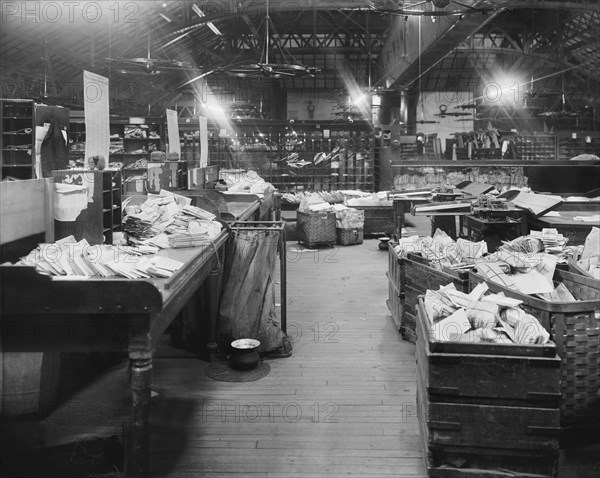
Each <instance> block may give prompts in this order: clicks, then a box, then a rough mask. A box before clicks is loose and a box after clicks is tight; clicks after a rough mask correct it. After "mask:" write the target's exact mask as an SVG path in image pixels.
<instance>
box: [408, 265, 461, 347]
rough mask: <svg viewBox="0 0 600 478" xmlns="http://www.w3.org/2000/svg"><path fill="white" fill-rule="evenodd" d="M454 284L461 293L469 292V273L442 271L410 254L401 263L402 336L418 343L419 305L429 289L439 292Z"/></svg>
mask: <svg viewBox="0 0 600 478" xmlns="http://www.w3.org/2000/svg"><path fill="white" fill-rule="evenodd" d="M451 282H453V283H454V285H455V286H456V289H457V290H459V291H461V292H469V273H468V272H464V271H460V272H457V271H442V270H439V269H436V268H435V267H432V266H430V265H429V261H428V260H427V259H425V258H423V257H422V256H421V255H419V254H414V253H408V254H407V257H406V258H405V259H404V260H403V261H401V262H400V294H401V295H402V301H403V303H402V308H403V311H404V315H403V317H402V318H401V330H400V332H401V333H402V336H403V337H404V339H405V340H408V341H409V342H412V343H415V342H416V335H415V334H416V332H415V331H416V321H417V303H418V299H419V296H420V295H423V294H425V291H426V290H427V289H431V290H437V289H439V288H440V286H443V285H447V284H450V283H451Z"/></svg>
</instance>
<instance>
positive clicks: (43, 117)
mask: <svg viewBox="0 0 600 478" xmlns="http://www.w3.org/2000/svg"><path fill="white" fill-rule="evenodd" d="M44 123H51V124H53V125H54V126H56V127H57V128H60V130H62V131H64V132H65V133H67V134H68V131H69V128H68V127H69V110H68V109H66V108H63V107H61V106H48V105H44V104H38V103H35V102H34V101H33V100H27V99H0V132H1V133H2V134H1V135H0V138H1V139H0V166H1V169H2V179H5V178H7V177H11V178H14V179H33V178H36V177H37V175H36V171H35V157H36V152H37V150H36V138H35V135H36V126H43V125H44ZM42 139H43V138H42ZM50 160H51V162H53V163H55V164H54V166H56V165H58V164H60V166H63V163H64V167H66V166H67V165H68V152H67V155H66V156H64V157H61V156H60V155H53V156H52V157H51V158H50ZM51 169H55V168H53V165H52V164H50V163H49V162H48V161H46V159H44V162H43V163H41V164H40V170H41V172H42V174H43V175H44V176H49V174H50V171H51ZM44 173H45V174H44Z"/></svg>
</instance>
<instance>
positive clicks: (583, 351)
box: [470, 269, 600, 446]
mask: <svg viewBox="0 0 600 478" xmlns="http://www.w3.org/2000/svg"><path fill="white" fill-rule="evenodd" d="M484 280H485V279H484V278H483V277H481V276H480V275H478V274H477V273H475V272H471V273H470V283H471V286H472V287H473V286H475V285H476V284H478V283H480V282H483V281H484ZM554 281H555V283H558V282H562V283H563V284H564V285H565V286H566V287H567V288H568V289H569V290H570V291H571V293H572V294H573V295H574V296H575V298H576V299H578V301H577V302H547V301H545V300H542V299H537V298H535V297H532V296H530V295H525V294H521V293H519V292H516V291H514V290H511V289H507V288H506V287H503V286H501V285H498V284H496V283H494V282H491V281H485V282H486V283H487V285H488V287H489V288H490V290H491V291H492V292H496V293H497V292H503V293H504V294H505V295H507V296H509V297H514V298H516V299H519V300H522V301H523V304H522V305H521V307H522V308H523V309H524V310H526V311H527V312H528V313H530V314H531V315H533V316H535V317H536V318H537V319H538V320H539V321H540V322H541V324H542V325H543V326H544V328H545V329H546V330H547V331H548V332H550V335H551V337H552V338H553V340H554V342H555V343H556V348H557V353H558V355H559V356H560V357H561V402H560V410H561V416H560V424H561V444H563V445H564V446H572V445H573V444H576V443H577V442H580V441H581V440H582V439H589V438H592V439H598V438H599V437H600V288H599V287H598V281H595V280H594V279H591V278H588V277H584V276H581V275H578V274H573V273H571V272H568V271H564V270H560V269H557V270H556V272H555V274H554Z"/></svg>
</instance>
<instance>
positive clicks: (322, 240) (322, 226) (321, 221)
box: [296, 211, 336, 247]
mask: <svg viewBox="0 0 600 478" xmlns="http://www.w3.org/2000/svg"><path fill="white" fill-rule="evenodd" d="M296 221H297V222H296V234H297V236H298V242H300V243H302V244H305V245H307V246H311V247H312V246H333V245H334V244H335V241H336V234H335V213H334V212H311V213H305V212H300V211H298V212H297V220H296Z"/></svg>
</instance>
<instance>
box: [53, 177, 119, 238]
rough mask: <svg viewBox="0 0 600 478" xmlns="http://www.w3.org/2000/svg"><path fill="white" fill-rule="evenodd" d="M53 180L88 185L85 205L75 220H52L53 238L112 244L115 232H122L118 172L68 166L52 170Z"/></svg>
mask: <svg viewBox="0 0 600 478" xmlns="http://www.w3.org/2000/svg"><path fill="white" fill-rule="evenodd" d="M52 176H53V178H54V182H55V183H68V184H77V185H84V186H86V185H87V186H88V187H89V188H90V195H89V197H88V205H87V208H85V209H84V210H82V211H81V212H80V213H79V216H77V218H76V219H75V220H74V221H68V222H67V221H58V220H56V221H55V223H54V233H55V239H61V238H63V237H66V236H69V235H73V236H75V239H76V240H78V241H80V240H81V239H84V238H85V239H86V240H87V241H88V242H89V243H90V244H92V245H93V244H112V243H113V237H114V233H115V232H117V231H121V218H122V208H121V201H122V192H121V187H122V185H121V171H119V170H104V171H91V170H89V169H67V170H58V171H53V172H52Z"/></svg>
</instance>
